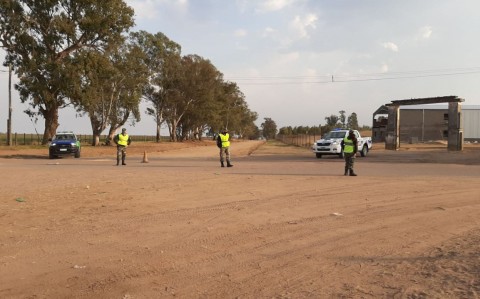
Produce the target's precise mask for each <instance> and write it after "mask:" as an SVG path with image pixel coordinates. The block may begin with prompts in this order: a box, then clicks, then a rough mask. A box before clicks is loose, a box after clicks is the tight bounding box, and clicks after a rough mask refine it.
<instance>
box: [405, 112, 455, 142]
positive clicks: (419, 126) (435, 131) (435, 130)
mask: <svg viewBox="0 0 480 299" xmlns="http://www.w3.org/2000/svg"><path fill="white" fill-rule="evenodd" d="M447 139H448V109H436V110H427V109H418V110H417V109H405V110H402V109H400V141H402V142H411V141H419V142H424V141H430V140H447Z"/></svg>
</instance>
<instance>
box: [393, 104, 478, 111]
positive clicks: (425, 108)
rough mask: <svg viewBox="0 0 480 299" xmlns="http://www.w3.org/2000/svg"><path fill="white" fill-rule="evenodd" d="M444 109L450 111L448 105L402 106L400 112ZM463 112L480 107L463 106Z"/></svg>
mask: <svg viewBox="0 0 480 299" xmlns="http://www.w3.org/2000/svg"><path fill="white" fill-rule="evenodd" d="M444 109H448V104H429V105H415V106H400V110H444ZM462 110H480V105H462Z"/></svg>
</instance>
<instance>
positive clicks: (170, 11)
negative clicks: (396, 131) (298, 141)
mask: <svg viewBox="0 0 480 299" xmlns="http://www.w3.org/2000/svg"><path fill="white" fill-rule="evenodd" d="M126 2H127V4H129V5H130V6H132V7H133V8H134V10H135V23H136V26H135V28H133V30H145V31H148V32H150V33H157V32H162V33H164V34H165V35H167V36H168V37H169V38H170V39H171V40H173V41H175V42H177V43H178V44H180V45H181V47H182V54H183V55H188V54H196V55H199V56H202V57H203V58H205V59H208V60H210V61H211V62H212V63H213V65H215V66H216V68H217V69H218V70H219V71H220V72H222V73H223V74H224V79H225V80H226V81H232V82H236V83H237V84H238V86H239V87H240V89H241V91H242V92H243V93H244V94H245V98H246V101H247V103H248V105H249V107H250V109H251V110H252V111H255V112H257V113H258V115H259V120H258V121H257V125H260V123H261V122H263V120H264V118H265V117H269V118H272V119H273V120H274V121H275V122H276V123H277V126H278V127H279V128H280V127H283V126H289V125H290V126H301V125H302V126H318V125H319V124H325V117H327V116H330V115H331V114H335V115H338V112H339V111H340V110H345V111H346V114H347V116H348V115H350V114H351V113H352V112H355V113H357V115H358V120H359V123H360V125H369V126H371V123H372V114H373V112H374V111H375V110H376V109H377V108H378V107H379V106H381V105H383V104H385V103H389V102H390V101H392V100H403V99H412V98H422V97H436V96H447V95H455V96H458V97H461V98H464V99H465V104H469V105H478V104H480V84H479V81H480V39H479V38H478V37H479V36H480V17H479V11H480V1H478V0H457V1H453V0H422V1H418V0H402V1H396V0H390V1H389V0H370V1H368V0H365V1H361V0H343V1H342V0H335V1H333V0H332V1H323V0H127V1H126ZM0 56H1V57H0V58H1V59H2V61H3V56H4V53H1V52H0ZM2 70H5V68H2ZM7 78H8V74H7V73H5V72H0V86H2V87H1V88H0V131H1V132H5V131H6V123H7V109H8V97H7V95H8V93H7V82H8V81H7ZM13 96H14V102H15V106H14V112H13V113H14V117H13V130H14V131H15V132H27V133H28V132H34V130H35V129H36V130H37V131H38V132H39V133H40V134H41V133H43V127H44V123H43V119H40V120H39V122H38V123H36V124H34V123H33V122H32V121H31V120H30V119H29V118H28V117H26V116H25V115H24V113H23V112H22V111H23V110H25V109H26V107H27V106H26V104H18V103H17V102H18V95H17V93H16V91H14V95H13ZM142 106H145V104H143V105H142ZM144 110H145V108H143V109H142V120H141V122H139V123H137V124H136V125H135V127H133V126H131V125H127V128H129V132H130V133H131V134H148V135H154V134H155V123H154V122H153V120H152V119H151V117H149V116H147V115H145V114H144V113H143V111H144ZM59 130H74V131H76V132H79V133H90V132H91V127H90V125H89V122H88V119H87V118H86V117H83V118H75V113H74V112H73V109H67V110H61V111H60V127H59Z"/></svg>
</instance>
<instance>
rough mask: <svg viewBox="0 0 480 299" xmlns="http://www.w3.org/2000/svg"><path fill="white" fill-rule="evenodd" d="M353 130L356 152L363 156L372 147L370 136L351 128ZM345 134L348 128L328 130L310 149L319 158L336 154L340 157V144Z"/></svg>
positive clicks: (341, 153) (341, 155)
mask: <svg viewBox="0 0 480 299" xmlns="http://www.w3.org/2000/svg"><path fill="white" fill-rule="evenodd" d="M353 132H354V133H355V136H356V137H357V140H358V143H357V146H358V152H359V153H360V155H361V156H362V157H365V156H366V155H367V154H368V151H369V150H370V149H371V148H372V145H373V144H372V138H371V137H362V136H360V133H359V132H358V131H357V130H353ZM347 134H348V130H333V131H330V132H328V133H327V134H325V136H323V138H322V139H319V140H317V141H315V143H314V144H313V146H312V150H313V152H314V153H315V155H316V156H317V158H319V159H320V158H321V157H322V156H323V155H338V156H339V157H340V158H343V151H342V146H341V145H340V144H341V142H342V140H343V139H344V138H345V135H347Z"/></svg>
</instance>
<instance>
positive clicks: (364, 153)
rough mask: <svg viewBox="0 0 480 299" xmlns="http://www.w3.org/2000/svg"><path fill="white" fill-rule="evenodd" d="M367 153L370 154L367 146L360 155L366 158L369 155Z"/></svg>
mask: <svg viewBox="0 0 480 299" xmlns="http://www.w3.org/2000/svg"><path fill="white" fill-rule="evenodd" d="M367 153H368V148H367V146H366V145H364V146H363V148H362V151H361V152H360V155H361V156H362V157H365V156H366V155H367Z"/></svg>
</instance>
